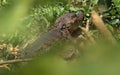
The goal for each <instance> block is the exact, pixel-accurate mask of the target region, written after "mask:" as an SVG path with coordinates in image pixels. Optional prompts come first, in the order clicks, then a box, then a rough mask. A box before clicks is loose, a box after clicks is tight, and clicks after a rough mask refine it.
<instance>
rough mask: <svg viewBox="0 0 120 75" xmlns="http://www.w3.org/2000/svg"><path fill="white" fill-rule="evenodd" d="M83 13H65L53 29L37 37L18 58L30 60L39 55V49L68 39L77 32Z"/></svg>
mask: <svg viewBox="0 0 120 75" xmlns="http://www.w3.org/2000/svg"><path fill="white" fill-rule="evenodd" d="M83 16H84V15H83V13H79V14H75V13H67V14H64V15H63V16H61V17H60V18H58V19H57V20H56V22H55V28H54V29H52V30H50V31H49V32H47V33H46V34H44V35H42V36H39V37H38V38H37V39H36V40H35V41H34V42H33V43H31V44H30V45H29V46H28V47H27V48H25V49H23V50H22V52H23V53H21V57H20V58H31V57H33V56H34V55H36V53H40V52H39V51H40V49H41V48H42V47H43V46H45V45H49V44H51V43H53V42H54V40H56V39H66V38H67V39H68V38H69V37H72V34H73V33H74V31H75V32H76V30H78V26H79V24H81V23H82V20H83Z"/></svg>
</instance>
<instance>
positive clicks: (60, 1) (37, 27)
mask: <svg viewBox="0 0 120 75" xmlns="http://www.w3.org/2000/svg"><path fill="white" fill-rule="evenodd" d="M99 1H105V0H0V60H1V61H4V60H7V55H9V54H11V51H10V50H11V48H16V47H18V46H19V47H21V46H23V45H24V44H25V43H26V42H28V41H31V39H35V38H36V37H37V36H38V35H42V34H44V33H45V32H47V31H48V30H49V29H50V28H52V26H54V22H55V20H56V19H57V18H58V17H59V16H61V15H63V14H65V13H67V12H75V13H78V12H81V11H82V12H84V14H85V19H84V20H85V21H86V20H87V19H91V11H92V10H93V9H94V10H97V11H98V12H99V11H100V10H99V6H98V7H97V6H96V5H97V4H99ZM102 8H104V6H103V7H102ZM107 9H109V10H107ZM107 9H106V11H105V12H103V13H102V15H103V20H104V22H105V24H106V26H107V27H108V29H109V30H110V31H111V32H112V34H113V36H114V37H115V38H116V40H118V45H119V41H120V0H112V3H111V6H109V7H108V8H107ZM90 33H91V35H92V36H93V37H95V38H96V39H99V40H100V38H101V35H100V33H99V31H98V30H96V29H95V28H94V26H93V24H92V23H90ZM70 44H71V43H70ZM67 45H69V44H68V43H67ZM65 46H66V44H62V45H61V44H57V43H56V44H55V45H53V47H52V48H51V50H53V52H57V51H55V50H58V53H59V51H61V50H63V48H64V47H65ZM72 46H76V44H74V43H72ZM76 48H77V47H76ZM12 50H13V49H12ZM119 50H120V48H119V47H114V46H112V45H111V44H108V43H107V44H106V43H104V42H102V43H100V44H98V45H95V46H89V47H85V52H84V53H83V55H82V56H81V58H80V61H76V62H73V63H72V62H68V61H65V60H63V59H60V58H59V57H57V56H55V54H56V53H52V54H50V55H49V54H48V55H45V56H43V57H40V58H37V61H34V62H30V63H29V64H27V65H22V66H21V67H20V65H21V64H20V65H18V64H17V65H16V64H14V68H11V70H10V71H9V70H8V69H3V68H2V69H1V68H0V75H3V74H6V75H9V73H8V72H10V75H19V74H20V75H27V74H29V75H33V74H35V75H39V74H42V75H48V74H52V75H119V67H120V65H119V62H120V61H119V58H120V53H119ZM24 64H25V63H24ZM18 66H19V69H18ZM15 67H17V69H16V68H15ZM7 73H8V74H7ZM11 73H12V74H11Z"/></svg>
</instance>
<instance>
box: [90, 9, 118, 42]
mask: <svg viewBox="0 0 120 75" xmlns="http://www.w3.org/2000/svg"><path fill="white" fill-rule="evenodd" d="M92 22H93V23H94V25H95V26H96V28H97V29H98V30H99V31H100V32H101V34H103V36H104V37H105V38H106V39H107V40H108V41H109V42H112V43H113V44H116V40H115V39H114V37H113V36H112V34H111V32H110V31H109V30H108V29H107V27H106V26H105V24H104V22H103V20H102V19H101V17H100V16H99V15H98V14H97V13H96V12H95V11H93V12H92Z"/></svg>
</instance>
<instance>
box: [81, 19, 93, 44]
mask: <svg viewBox="0 0 120 75" xmlns="http://www.w3.org/2000/svg"><path fill="white" fill-rule="evenodd" d="M81 29H82V31H83V32H84V33H85V34H86V36H87V38H88V39H89V40H90V41H91V42H92V43H95V40H94V38H93V37H92V36H91V35H90V33H89V20H87V23H86V27H85V28H83V27H82V28H81Z"/></svg>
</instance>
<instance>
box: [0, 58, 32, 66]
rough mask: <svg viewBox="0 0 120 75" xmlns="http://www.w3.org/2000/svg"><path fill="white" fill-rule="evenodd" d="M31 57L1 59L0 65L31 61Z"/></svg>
mask: <svg viewBox="0 0 120 75" xmlns="http://www.w3.org/2000/svg"><path fill="white" fill-rule="evenodd" d="M31 60H32V59H15V60H7V61H2V62H0V65H4V64H12V63H18V62H28V61H31Z"/></svg>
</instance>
